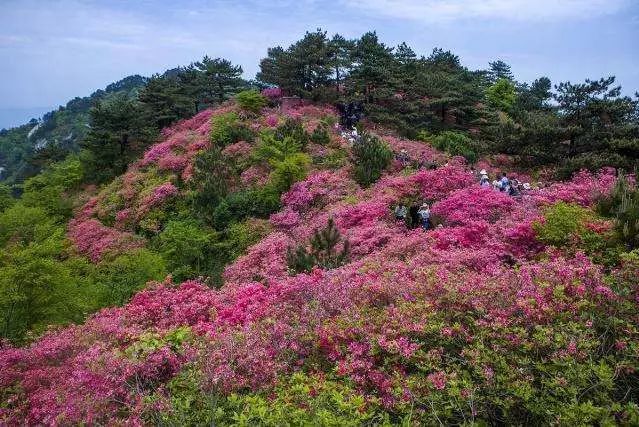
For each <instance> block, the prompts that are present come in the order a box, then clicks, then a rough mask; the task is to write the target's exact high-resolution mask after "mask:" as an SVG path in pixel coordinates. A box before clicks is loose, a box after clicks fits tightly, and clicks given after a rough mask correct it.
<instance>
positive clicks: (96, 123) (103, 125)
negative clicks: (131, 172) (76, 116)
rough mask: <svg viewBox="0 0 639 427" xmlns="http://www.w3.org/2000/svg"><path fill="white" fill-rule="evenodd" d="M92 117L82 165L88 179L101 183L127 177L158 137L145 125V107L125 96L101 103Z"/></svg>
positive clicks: (93, 111)
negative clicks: (133, 161) (127, 171)
mask: <svg viewBox="0 0 639 427" xmlns="http://www.w3.org/2000/svg"><path fill="white" fill-rule="evenodd" d="M90 115H91V119H90V125H91V129H90V131H89V134H88V135H87V137H86V138H85V140H84V141H83V142H82V143H81V146H82V148H83V149H84V153H83V156H82V161H83V163H84V171H85V176H86V178H87V179H88V180H89V181H91V182H100V183H101V182H106V181H108V180H110V179H111V178H113V177H114V176H116V175H120V174H121V173H123V172H124V171H125V170H126V167H127V165H128V163H129V162H130V161H132V160H133V159H134V158H135V157H137V156H138V155H139V154H140V153H141V152H142V151H143V149H144V148H145V147H146V145H147V144H148V143H150V142H151V141H152V136H153V135H154V133H153V131H152V130H150V129H149V128H148V127H146V125H145V122H144V120H143V119H144V117H143V115H142V106H141V104H140V103H139V102H138V101H137V100H133V99H130V98H128V97H126V96H125V95H116V96H114V97H112V98H109V99H107V100H104V101H101V102H98V103H97V104H96V105H95V106H94V107H93V108H92V109H91V111H90Z"/></svg>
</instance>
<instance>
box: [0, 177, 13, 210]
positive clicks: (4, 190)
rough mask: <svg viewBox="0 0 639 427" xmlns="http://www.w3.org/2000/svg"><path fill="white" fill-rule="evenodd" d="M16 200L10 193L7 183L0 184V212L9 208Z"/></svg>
mask: <svg viewBox="0 0 639 427" xmlns="http://www.w3.org/2000/svg"><path fill="white" fill-rule="evenodd" d="M15 202H16V199H14V198H13V195H12V194H11V187H9V186H8V185H7V184H0V213H2V212H3V211H4V210H5V209H7V208H10V207H11V206H13V204H14V203H15Z"/></svg>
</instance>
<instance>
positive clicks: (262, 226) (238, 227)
mask: <svg viewBox="0 0 639 427" xmlns="http://www.w3.org/2000/svg"><path fill="white" fill-rule="evenodd" d="M270 232H271V225H270V223H269V222H268V221H267V220H263V219H262V220H260V219H247V220H245V221H242V222H235V223H232V224H230V225H229V226H228V228H227V229H226V230H225V237H224V240H222V241H221V242H219V243H217V244H216V249H219V250H221V251H222V252H223V253H225V254H227V259H228V260H229V261H232V260H234V259H235V258H237V257H239V256H240V255H242V254H244V252H246V250H247V249H248V248H249V247H250V246H252V245H254V244H256V243H257V242H259V241H260V239H262V238H263V237H265V236H267V235H268V234H269V233H270Z"/></svg>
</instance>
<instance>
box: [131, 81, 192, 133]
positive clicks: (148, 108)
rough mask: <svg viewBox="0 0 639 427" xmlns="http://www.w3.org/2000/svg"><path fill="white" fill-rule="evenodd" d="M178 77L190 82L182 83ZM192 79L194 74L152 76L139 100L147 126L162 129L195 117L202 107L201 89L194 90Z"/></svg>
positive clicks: (141, 92)
mask: <svg viewBox="0 0 639 427" xmlns="http://www.w3.org/2000/svg"><path fill="white" fill-rule="evenodd" d="M194 72H195V71H194ZM187 75H188V77H186V76H187ZM178 76H182V77H183V78H185V79H188V80H187V81H186V82H183V83H181V82H180V80H179V78H178ZM191 79H194V77H192V74H190V73H178V74H177V75H174V76H172V75H165V76H161V75H158V74H156V75H154V76H152V77H151V79H149V82H148V83H147V85H146V86H145V87H144V89H142V90H141V91H140V94H139V96H138V101H139V102H140V104H141V105H142V107H143V110H142V112H141V116H142V119H143V121H144V123H146V124H148V125H150V126H151V127H152V128H154V129H162V128H164V127H166V126H169V125H170V124H171V123H174V122H176V121H178V120H180V119H184V118H187V117H190V116H192V115H193V114H195V113H196V112H197V111H198V105H199V103H200V98H199V97H198V94H199V89H198V88H197V87H195V88H194V87H193V86H192V80H191Z"/></svg>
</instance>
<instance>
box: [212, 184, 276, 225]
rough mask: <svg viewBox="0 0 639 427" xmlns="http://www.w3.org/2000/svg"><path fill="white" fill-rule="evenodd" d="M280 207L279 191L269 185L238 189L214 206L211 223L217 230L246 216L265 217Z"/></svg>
mask: <svg viewBox="0 0 639 427" xmlns="http://www.w3.org/2000/svg"><path fill="white" fill-rule="evenodd" d="M279 208H280V193H279V192H277V191H276V190H275V189H274V188H273V187H271V186H264V187H262V188H259V189H250V190H243V191H238V192H236V193H232V194H230V195H228V196H227V197H226V198H225V199H224V200H222V202H221V203H220V204H219V205H218V206H217V208H215V211H214V212H213V223H214V224H215V228H216V229H217V230H223V229H225V228H226V227H228V225H229V224H231V223H233V222H240V221H242V220H244V219H245V218H248V217H251V216H252V217H256V218H267V217H268V216H269V215H270V214H272V213H273V212H276V211H277V210H279Z"/></svg>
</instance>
